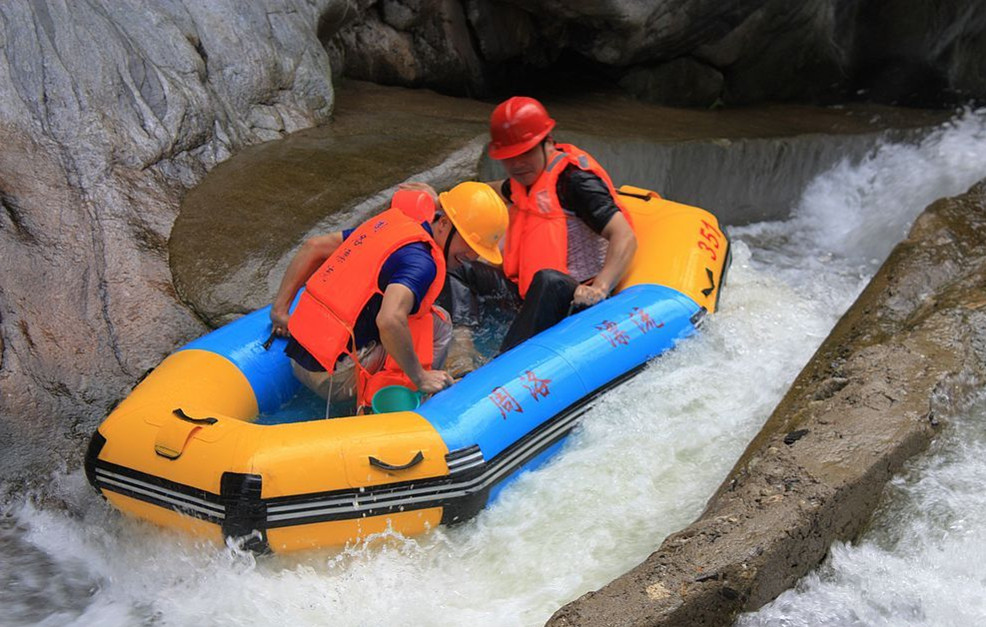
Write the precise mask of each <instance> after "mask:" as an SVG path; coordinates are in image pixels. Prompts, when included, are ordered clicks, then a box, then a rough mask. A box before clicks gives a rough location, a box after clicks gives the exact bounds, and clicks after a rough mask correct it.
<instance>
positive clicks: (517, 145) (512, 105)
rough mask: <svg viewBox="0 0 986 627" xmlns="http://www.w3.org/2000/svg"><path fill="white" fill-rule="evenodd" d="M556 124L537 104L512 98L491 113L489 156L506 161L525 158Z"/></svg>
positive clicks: (542, 106)
mask: <svg viewBox="0 0 986 627" xmlns="http://www.w3.org/2000/svg"><path fill="white" fill-rule="evenodd" d="M554 127H555V121H554V120H552V119H551V118H550V117H549V116H548V111H547V110H546V109H545V108H544V105H542V104H541V103H540V102H538V101H537V100H535V99H534V98H528V97H526V96H514V97H513V98H510V99H509V100H505V101H504V102H501V103H500V104H499V105H497V107H496V109H493V115H491V116H490V150H489V152H490V156H491V157H493V158H494V159H509V158H510V157H516V156H517V155H521V154H524V153H525V152H527V151H528V150H530V149H531V148H534V147H535V146H537V145H538V144H539V143H541V140H543V139H544V138H545V137H547V136H548V133H550V132H551V129H553V128H554Z"/></svg>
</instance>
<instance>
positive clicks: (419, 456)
mask: <svg viewBox="0 0 986 627" xmlns="http://www.w3.org/2000/svg"><path fill="white" fill-rule="evenodd" d="M424 460H425V456H424V453H422V452H421V451H418V453H417V454H416V455H415V456H414V458H413V459H412V460H411V461H409V462H408V463H406V464H403V465H401V466H394V465H391V464H388V463H387V462H385V461H381V460H379V459H377V458H376V457H374V456H373V455H370V465H371V466H376V467H377V468H380V469H383V470H407V469H408V468H411V467H412V466H417V465H418V464H420V463H421V462H423V461H424Z"/></svg>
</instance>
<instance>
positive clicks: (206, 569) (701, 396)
mask: <svg viewBox="0 0 986 627" xmlns="http://www.w3.org/2000/svg"><path fill="white" fill-rule="evenodd" d="M709 171H710V173H712V172H713V171H714V164H710V165H709ZM710 175H714V174H710ZM983 177H986V112H978V113H967V114H965V115H964V116H962V117H961V118H960V119H958V120H957V121H956V122H954V123H952V124H949V125H946V126H944V127H942V128H941V129H939V130H938V131H937V132H935V133H934V134H932V135H931V136H929V137H928V138H927V139H925V140H923V141H922V142H921V143H920V144H919V145H885V146H882V147H881V148H879V149H878V150H876V151H875V152H874V153H873V154H871V155H870V156H869V157H868V158H866V159H865V160H863V161H862V162H861V163H855V164H851V163H848V162H847V163H843V164H841V165H839V166H837V167H835V168H834V169H833V170H831V171H829V172H828V173H826V174H824V175H822V176H820V177H818V179H817V180H815V181H814V183H813V184H812V185H811V186H810V188H809V189H807V190H806V192H805V194H804V196H803V198H802V200H801V202H800V203H799V205H798V206H797V207H795V208H794V211H793V215H794V217H793V218H792V219H791V220H789V221H786V222H783V223H770V224H758V225H753V226H750V227H745V228H742V229H736V230H734V231H733V232H732V236H733V239H734V256H733V265H732V268H731V270H730V272H729V276H728V278H727V283H726V288H725V290H724V292H723V296H722V302H721V312H720V313H719V314H717V315H715V316H712V317H710V318H709V319H708V320H707V321H706V323H705V325H704V326H703V328H702V331H701V332H700V333H699V334H698V335H697V336H696V337H694V338H692V339H689V340H687V341H685V342H683V343H681V345H679V347H678V348H677V349H676V350H675V351H673V352H672V353H670V354H668V355H666V356H665V357H663V358H662V359H660V360H658V361H656V362H655V363H654V364H652V365H651V366H650V367H649V368H648V369H647V370H646V371H645V372H644V373H642V374H641V375H640V376H638V377H636V378H635V379H633V380H631V381H630V382H628V383H627V384H625V385H624V386H622V387H620V388H618V389H616V390H615V391H613V392H611V393H610V394H608V395H607V396H606V397H604V398H603V399H602V400H601V401H600V402H599V403H598V404H597V406H596V407H595V408H594V409H593V410H592V411H590V412H589V413H588V414H587V415H586V417H585V420H584V423H583V425H582V427H581V428H580V429H579V430H578V431H577V432H576V433H575V434H573V436H572V437H571V438H570V439H569V441H568V443H567V445H566V447H565V449H564V450H563V452H562V453H561V454H560V455H558V456H557V457H556V458H555V459H554V460H553V461H552V462H550V463H549V464H548V465H547V466H545V467H543V468H541V469H540V470H538V471H536V472H532V473H528V474H526V475H524V476H522V477H521V478H520V479H518V480H517V481H516V482H515V483H514V484H512V485H511V486H510V487H509V488H508V489H507V490H505V491H504V493H503V494H502V495H501V498H500V500H499V501H498V502H497V503H496V504H494V505H493V506H492V507H491V508H490V509H488V510H486V511H484V512H483V513H482V514H480V515H479V517H478V518H476V519H475V520H473V521H471V522H468V523H466V524H464V525H461V526H459V527H454V528H441V529H437V530H434V531H433V532H432V533H430V534H428V535H425V536H423V537H421V538H417V539H405V538H402V537H399V536H397V535H394V534H390V535H385V536H382V537H377V538H372V539H370V540H369V541H368V542H367V543H366V544H365V545H361V546H356V547H351V548H349V549H348V550H346V551H343V552H319V553H308V554H304V555H301V556H289V557H274V558H254V557H253V556H252V555H250V554H247V553H244V552H241V551H238V550H236V549H235V548H226V549H217V548H215V547H212V546H208V545H198V544H196V543H195V542H193V541H190V540H189V539H188V538H186V537H182V536H178V535H174V534H171V533H168V532H164V531H162V530H159V529H156V528H152V527H150V526H146V525H144V524H140V523H136V522H133V521H131V520H128V519H124V518H122V517H121V516H120V515H119V514H117V513H116V512H115V511H113V510H111V509H110V508H109V507H108V506H107V505H106V504H105V503H103V502H102V501H101V500H100V499H99V498H98V497H96V496H95V494H94V493H93V492H92V491H91V489H90V488H89V486H88V485H87V484H86V483H85V480H84V478H83V476H82V474H81V472H76V473H72V474H70V475H67V476H60V477H56V478H54V479H53V481H52V483H51V485H50V487H49V488H48V490H47V492H46V494H45V499H44V500H42V501H40V502H42V503H44V505H36V504H35V502H36V501H34V500H32V499H26V498H22V499H21V500H19V501H17V502H14V503H13V504H10V505H8V506H7V508H6V510H5V515H4V517H3V518H2V519H0V584H2V585H0V623H2V624H44V625H64V624H78V625H90V624H101V625H133V624H154V625H185V624H211V625H267V624H292V625H295V624H302V625H330V624H331V625H376V624H390V625H465V624H473V625H534V624H540V623H543V622H544V621H545V620H546V619H547V618H548V617H549V616H550V615H551V613H552V612H554V611H555V610H556V609H558V607H560V606H561V605H562V604H563V603H565V602H567V601H569V600H571V599H574V598H575V597H577V596H579V595H580V594H582V593H584V592H586V591H588V590H592V589H595V588H599V587H601V586H602V585H604V584H605V583H606V582H607V581H609V580H611V579H612V578H614V577H616V576H617V575H619V574H620V573H622V572H624V571H626V570H627V569H629V568H631V567H632V566H634V565H636V564H638V563H639V562H640V561H642V560H643V559H644V558H645V557H646V556H647V555H648V554H649V553H650V552H651V551H652V550H654V549H655V548H656V547H657V546H658V545H659V544H660V542H661V541H662V539H663V538H664V537H665V536H666V535H667V534H669V533H671V532H673V531H675V530H677V529H679V528H681V527H683V526H685V525H686V524H688V523H689V522H690V521H691V520H692V519H694V518H695V516H697V515H698V514H699V512H700V511H701V509H702V507H703V505H704V503H705V500H706V499H707V498H708V496H709V495H710V494H711V493H712V492H713V490H714V489H715V488H716V486H717V485H718V484H719V482H720V481H721V480H722V478H723V477H724V475H725V474H726V473H727V472H728V471H729V469H730V468H731V466H732V465H733V463H734V462H735V460H736V459H737V458H738V457H739V455H740V453H742V451H743V449H744V448H745V446H746V444H747V442H748V441H749V440H750V439H751V438H752V437H753V435H755V434H756V432H757V431H758V430H759V428H760V426H761V425H762V424H763V422H764V421H765V420H766V418H767V417H768V416H769V414H770V412H771V411H772V409H773V407H774V405H775V404H776V403H777V402H778V400H780V397H781V396H782V395H783V393H784V391H785V390H786V388H787V386H788V385H789V384H790V382H791V380H792V379H793V378H794V376H795V375H796V374H797V372H798V371H799V370H800V368H801V367H802V366H803V364H804V363H805V362H806V361H807V360H808V359H809V358H810V357H811V354H812V353H813V352H814V350H815V349H816V347H817V346H818V345H819V343H820V342H821V341H822V340H823V339H824V337H825V335H826V334H827V333H828V331H829V329H830V328H831V327H832V325H833V324H834V323H835V321H836V320H837V319H838V317H839V316H840V315H841V313H842V312H843V311H845V309H846V308H847V307H848V306H849V305H850V304H851V302H852V300H853V299H854V298H855V296H856V295H857V294H858V292H859V291H860V290H861V289H862V287H863V286H864V285H865V283H866V281H867V280H868V278H869V277H870V276H871V275H872V273H873V272H874V271H875V270H876V268H877V267H878V266H879V263H880V262H881V261H882V259H883V258H884V257H885V256H886V254H887V253H888V252H889V250H890V249H891V247H892V246H893V245H894V243H895V242H896V241H898V240H899V239H900V238H901V237H902V236H903V235H905V233H906V230H907V227H908V225H909V224H910V223H911V221H912V220H913V219H914V217H915V216H916V215H917V214H918V213H919V212H920V211H921V210H922V209H923V208H924V207H925V206H926V205H927V204H928V203H929V202H930V201H932V200H934V199H936V198H939V197H942V196H947V195H955V194H957V193H961V192H964V191H965V190H966V189H967V188H968V187H969V186H970V185H971V184H973V183H974V182H976V181H977V180H979V179H981V178H983ZM979 415H980V416H981V415H982V412H980V414H979ZM976 437H977V438H978V440H977V441H979V442H980V444H979V445H978V446H979V448H978V449H977V450H976V451H972V452H971V453H970V454H968V455H964V454H960V453H955V454H952V453H949V455H948V457H949V459H952V458H954V462H955V463H956V464H959V465H967V466H969V467H970V471H969V472H968V473H965V476H966V477H979V478H980V479H981V478H982V476H983V475H986V464H984V462H983V461H982V460H983V459H984V456H983V455H982V449H983V448H984V447H986V443H984V442H986V435H983V434H982V433H981V434H980V435H979V436H976ZM970 439H973V440H975V439H976V438H970V437H968V436H966V437H964V438H963V437H960V438H959V439H958V441H959V442H960V443H961V442H967V444H968V441H969V440H970ZM943 441H944V440H943ZM943 446H945V445H943ZM969 446H972V445H971V444H969ZM945 448H946V449H947V446H945ZM977 451H978V452H977ZM963 460H964V461H963ZM949 463H950V462H949ZM935 464H938V465H944V464H946V462H944V461H941V462H937V461H934V460H932V461H929V462H928V463H927V464H926V466H925V468H926V469H928V470H929V473H930V471H931V470H934V467H935ZM912 474H913V475H914V477H921V476H923V474H927V473H923V471H921V470H920V469H915V470H914V471H913V473H912ZM955 474H956V476H960V475H962V474H963V473H962V472H959V471H955ZM922 481H925V480H923V479H905V480H901V481H899V482H898V486H904V485H907V484H908V483H909V482H910V483H918V484H921V485H922V486H923V487H922V488H921V490H922V491H921V494H922V495H924V496H921V495H918V496H911V497H908V498H910V499H911V500H912V501H914V503H916V504H914V505H912V506H909V507H913V509H921V510H927V514H928V518H926V519H923V521H917V522H913V523H910V524H911V525H912V526H911V527H909V528H908V530H906V531H904V532H888V537H896V536H897V535H901V534H903V535H909V534H915V535H917V536H919V537H920V538H921V540H920V543H921V544H922V545H924V546H925V547H926V548H925V549H923V550H925V551H926V552H927V553H928V554H934V553H935V552H936V551H937V552H938V553H941V554H942V555H936V556H935V557H934V560H937V561H935V562H933V563H934V564H937V565H938V567H934V566H933V565H932V563H931V562H932V560H931V559H930V558H928V557H927V555H924V556H918V557H916V558H915V557H910V555H911V553H907V554H904V553H901V552H900V549H899V548H895V547H900V546H907V545H909V543H908V542H906V541H905V542H897V543H892V542H885V543H882V544H880V543H878V542H876V541H874V542H872V543H870V545H865V544H864V545H861V546H860V547H859V548H850V547H844V546H837V547H836V548H835V552H834V555H835V558H834V560H833V563H834V569H835V570H836V571H839V570H844V571H845V572H844V573H843V574H837V575H835V579H836V581H835V583H828V581H829V580H828V579H823V578H819V577H815V578H813V579H811V580H810V581H809V583H808V584H807V588H808V592H807V593H801V594H800V595H795V596H785V597H783V599H782V602H779V603H778V604H777V605H776V606H775V607H774V608H771V609H770V610H768V611H767V612H765V613H764V614H763V615H762V618H761V619H753V620H761V622H763V623H765V624H771V623H776V622H781V623H783V621H786V620H791V621H792V622H791V624H809V623H815V622H817V621H816V620H812V619H810V618H808V619H806V618H797V617H798V616H801V617H810V616H812V613H814V615H815V616H816V617H817V616H818V615H831V616H841V617H843V618H844V619H846V620H844V621H842V622H843V623H844V622H847V621H848V622H849V623H852V622H853V621H857V622H860V623H866V624H871V623H881V621H883V622H889V623H894V622H908V620H909V619H908V618H905V617H911V616H913V614H908V612H924V613H925V615H929V610H928V607H927V606H926V605H921V603H920V602H918V601H916V600H914V599H910V598H909V600H912V601H914V602H913V603H896V604H895V603H894V602H892V601H887V600H883V599H882V598H874V599H872V600H858V599H859V598H860V597H859V596H858V595H856V593H852V595H850V593H849V592H847V591H848V590H849V588H850V587H851V586H852V585H854V584H857V585H858V584H859V582H869V583H868V585H869V588H870V589H873V590H877V591H879V590H881V589H891V588H894V587H895V584H894V582H897V587H904V586H914V587H920V582H921V580H923V579H925V578H927V579H928V580H930V581H929V583H928V584H927V585H928V586H929V587H930V588H932V590H933V591H934V595H935V599H936V602H937V603H939V604H941V605H949V604H953V605H957V604H966V605H968V600H969V598H970V597H977V598H978V599H980V601H979V603H980V605H979V606H978V607H979V611H980V613H979V614H975V616H979V617H982V613H981V612H982V608H983V606H982V601H981V599H982V598H983V596H984V595H983V592H984V590H986V584H984V582H983V577H982V576H979V577H978V578H977V577H976V576H975V575H974V574H973V573H974V568H975V566H974V564H972V563H971V562H972V561H980V562H981V561H982V559H978V560H976V559H975V558H976V557H977V556H979V555H981V554H982V553H983V551H984V549H982V548H981V547H983V546H986V544H984V543H983V542H982V540H983V538H984V536H986V524H981V523H979V521H980V520H982V516H981V514H982V509H983V508H984V507H986V501H984V499H982V498H981V497H977V498H976V499H971V498H970V499H968V502H969V504H970V506H972V507H978V510H969V512H968V513H966V512H965V510H963V509H962V508H960V507H959V506H960V505H961V506H962V507H965V500H964V499H962V498H960V497H956V498H955V499H954V501H953V500H952V497H953V496H954V495H956V494H958V493H959V492H961V491H962V490H971V491H972V492H970V494H971V493H976V494H978V491H976V488H977V487H978V486H979V485H981V481H979V482H970V481H967V480H966V479H965V478H963V479H962V480H960V481H955V482H951V483H949V482H947V481H946V480H945V479H944V478H938V479H929V480H927V481H926V482H925V483H922ZM942 486H943V487H942ZM896 489H897V490H901V489H903V488H902V487H897V488H896ZM939 490H941V491H944V492H947V493H948V495H947V496H935V493H936V492H937V491H939ZM935 499H938V500H935ZM946 501H947V506H948V507H949V508H953V507H954V509H948V510H947V511H945V509H944V508H945V505H942V507H941V508H937V505H938V504H942V503H945V502H946ZM960 510H961V511H960ZM936 512H938V513H937V514H936ZM942 512H944V513H942ZM977 512H978V513H979V514H980V515H977ZM890 518H894V519H896V518H897V516H892V517H890ZM888 520H889V518H888ZM897 522H898V521H896V520H895V521H894V522H893V524H897ZM888 524H890V523H888ZM905 524H906V523H905ZM943 536H950V537H951V538H952V539H951V540H949V539H947V538H946V539H942V538H943ZM868 547H869V548H868ZM959 555H963V556H965V557H966V558H967V559H966V560H962V559H960V558H958V557H957V556H959ZM950 556H951V557H950ZM969 557H972V558H973V560H969V559H968V558H969ZM912 559H916V560H918V561H920V562H921V563H922V564H923V566H922V569H923V570H921V571H919V572H916V571H917V569H916V568H915V567H914V565H913V563H912V561H911V560H912ZM963 561H965V562H966V563H962V562H963ZM840 578H841V580H840ZM842 580H844V581H842ZM959 580H961V582H962V585H951V583H950V582H953V581H959ZM839 586H842V588H841V590H843V592H839V590H840V588H839ZM813 590H816V592H812V591H813ZM848 596H853V601H852V602H853V603H855V604H856V605H854V606H853V607H855V608H857V610H856V613H855V614H851V613H845V609H844V604H845V603H846V600H845V599H846V597H848ZM929 603H930V601H929ZM799 607H800V608H802V609H798V608H799ZM867 607H870V608H872V607H877V608H879V609H878V610H875V611H884V610H885V611H886V612H888V614H886V616H889V617H890V618H875V616H876V614H873V613H867V612H868V611H867V610H865V608H867ZM858 608H864V609H858ZM768 612H773V613H768ZM840 612H842V613H841V614H840ZM895 612H900V614H899V616H900V618H899V619H894V618H893V617H894V616H897V614H895ZM789 615H790V616H794V617H795V618H791V619H787V618H785V617H786V616H789ZM881 616H883V614H881ZM955 616H959V615H958V614H956V615H955ZM799 621H800V622H799ZM836 622H840V621H839V620H836Z"/></svg>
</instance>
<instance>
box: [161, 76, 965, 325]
mask: <svg viewBox="0 0 986 627" xmlns="http://www.w3.org/2000/svg"><path fill="white" fill-rule="evenodd" d="M548 106H549V107H550V110H551V112H552V115H553V116H554V117H555V119H557V121H558V130H557V131H556V136H557V137H558V139H559V140H564V141H573V142H574V143H576V144H577V145H579V146H582V147H584V148H586V149H587V150H589V151H590V152H591V153H592V154H594V155H596V156H597V157H598V158H599V159H600V160H601V162H602V163H604V164H606V167H607V170H608V171H609V172H610V174H611V175H612V176H613V179H614V181H615V182H616V183H617V184H623V183H630V184H634V185H642V186H645V187H649V188H651V189H657V190H661V193H663V194H666V195H668V196H669V197H671V198H674V199H676V200H678V201H680V202H686V203H691V204H695V205H697V206H701V207H705V208H707V209H709V210H710V211H713V212H715V213H716V214H717V215H718V216H719V218H720V219H721V220H724V221H725V222H726V223H728V224H743V223H748V222H752V221H758V220H764V219H780V218H783V217H786V215H787V211H788V210H789V208H790V207H791V206H793V204H794V202H795V201H796V200H797V198H798V197H799V196H800V194H801V192H802V190H803V189H804V186H805V185H807V184H808V182H809V181H810V180H811V179H812V178H814V177H815V176H817V175H818V174H819V173H820V172H822V171H824V170H826V169H828V168H830V167H832V166H833V165H834V164H836V163H837V162H839V161H840V160H842V159H858V158H862V157H863V156H864V155H866V154H868V153H869V152H870V151H871V150H872V148H873V146H874V145H875V144H876V143H877V142H878V141H882V140H884V139H887V138H888V137H889V136H888V132H889V133H893V134H894V135H895V136H896V134H898V133H907V136H908V137H912V136H913V137H917V136H919V135H920V133H922V132H926V130H927V129H929V128H931V127H932V126H934V125H937V124H938V123H940V122H942V121H944V120H945V119H947V116H945V115H941V114H935V113H931V112H917V111H903V110H889V109H887V108H884V107H865V108H859V109H854V108H852V107H846V108H842V109H837V110H836V109H819V108H815V107H772V108H768V109H762V110H735V111H733V110H725V111H715V112H711V111H691V110H675V109H668V108H662V107H656V106H652V105H646V104H643V103H641V102H639V101H635V100H633V99H629V98H613V97H611V96H610V95H608V94H603V95H590V94H586V95H584V96H582V97H581V98H580V99H579V100H578V101H577V102H570V101H565V100H559V101H558V102H555V101H548ZM491 109H492V106H491V105H490V104H488V103H484V102H479V101H476V100H472V99H465V98H453V97H450V96H443V95H439V94H436V93H434V92H430V91H426V90H408V89H403V88H396V87H382V86H379V85H373V84H370V83H362V82H356V81H344V82H342V83H341V85H340V88H339V95H338V99H337V101H336V109H335V112H334V115H333V122H332V124H330V125H326V126H323V127H320V128H315V129H309V130H306V131H304V132H300V133H295V134H293V135H292V136H290V137H288V138H285V139H284V140H282V141H279V142H270V143H266V144H261V145H258V146H252V147H250V148H248V149H245V150H243V151H241V152H240V153H239V154H237V155H236V156H234V157H233V158H231V159H229V160H228V161H227V162H225V163H223V164H221V165H220V166H218V167H216V168H215V169H213V170H212V171H211V172H209V174H208V175H207V176H206V177H205V178H204V179H203V180H202V182H201V183H200V184H199V185H198V186H197V187H196V188H195V189H193V190H191V191H190V192H189V193H188V194H187V195H186V196H185V198H184V200H183V202H182V205H181V210H180V213H179V215H178V217H177V219H176V220H175V223H174V228H173V229H172V233H171V238H170V240H169V242H168V248H169V253H170V254H169V259H170V264H171V270H172V273H173V277H174V283H175V286H176V288H177V290H178V292H179V294H180V295H181V298H182V300H183V301H184V302H185V303H187V304H188V305H189V306H191V307H192V308H193V309H194V311H195V312H196V313H197V314H198V315H199V316H201V317H202V318H203V319H204V320H206V321H207V322H208V323H209V324H210V325H220V324H223V323H225V322H227V321H229V320H230V319H231V318H233V317H235V316H238V315H240V314H242V313H245V312H248V311H252V310H254V309H257V308H259V307H263V306H265V305H267V304H269V303H270V300H271V299H272V298H273V295H274V294H275V293H276V290H277V287H278V284H279V281H280V278H281V276H282V275H283V271H284V268H285V267H286V266H287V263H288V262H289V260H290V258H291V256H292V254H293V252H294V251H295V250H296V249H297V246H299V245H300V244H301V242H302V241H303V239H304V238H305V237H307V236H311V235H314V234H321V233H325V232H327V231H332V230H338V229H340V228H347V227H351V226H354V225H356V224H358V223H359V222H361V221H362V220H363V219H365V218H366V217H367V216H368V215H369V214H370V213H373V212H377V211H379V210H380V209H381V208H382V207H383V206H384V204H385V203H386V202H387V201H388V200H389V198H390V196H391V194H392V193H393V190H394V188H395V186H396V185H397V184H399V183H401V182H403V181H405V180H409V179H413V180H415V181H422V182H427V183H430V184H432V185H433V186H435V187H436V188H437V189H439V190H442V189H447V188H449V187H451V186H452V185H454V184H455V183H457V182H460V181H462V180H466V179H473V178H478V179H479V180H485V181H492V180H497V179H500V178H502V177H503V173H502V171H500V170H496V169H495V167H494V164H492V163H490V161H489V159H488V158H487V157H486V156H485V151H484V147H485V144H486V141H487V139H486V138H487V125H488V120H489V114H490V111H491ZM726 137H729V138H731V139H725V138H726ZM477 162H480V165H479V169H478V172H477ZM203 233H208V234H209V237H203V236H202V234H203Z"/></svg>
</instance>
